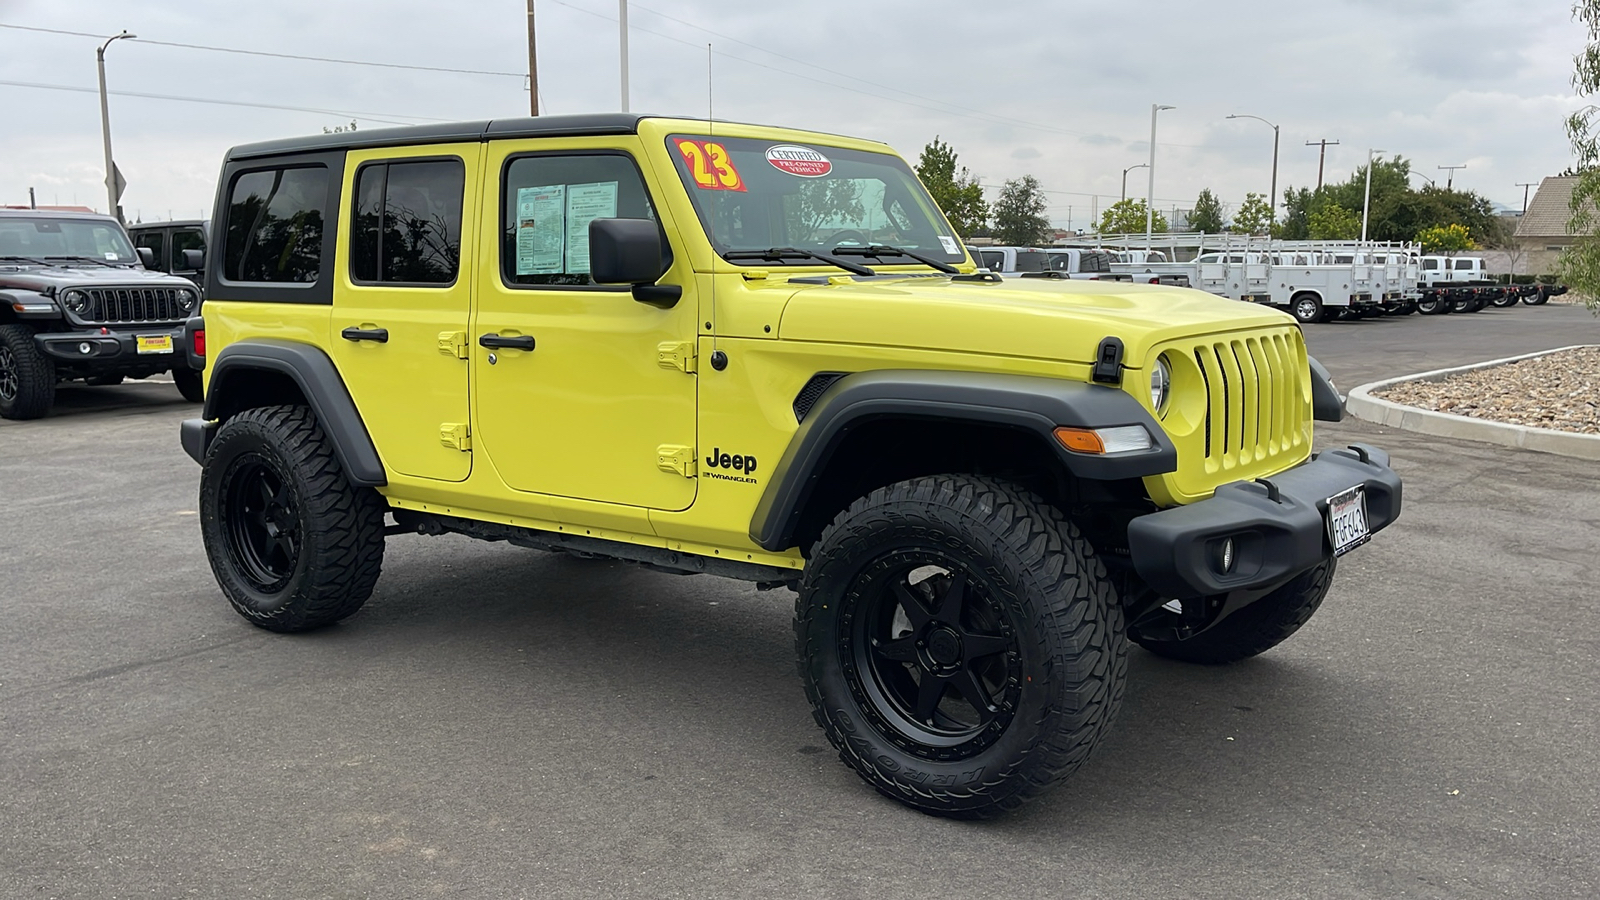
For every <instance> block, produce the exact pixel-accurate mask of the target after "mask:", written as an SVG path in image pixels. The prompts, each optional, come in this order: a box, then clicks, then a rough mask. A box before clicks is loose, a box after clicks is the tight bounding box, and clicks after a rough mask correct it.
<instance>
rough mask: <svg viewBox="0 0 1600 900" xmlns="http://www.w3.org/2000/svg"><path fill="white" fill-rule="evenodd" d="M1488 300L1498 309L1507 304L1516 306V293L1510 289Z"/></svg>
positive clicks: (1503, 307)
mask: <svg viewBox="0 0 1600 900" xmlns="http://www.w3.org/2000/svg"><path fill="white" fill-rule="evenodd" d="M1490 302H1491V303H1493V304H1494V305H1495V306H1496V307H1498V308H1499V309H1505V308H1506V307H1508V306H1516V305H1517V295H1516V294H1513V293H1511V292H1510V291H1507V292H1506V293H1504V294H1501V295H1500V296H1498V297H1496V298H1494V300H1492V301H1490Z"/></svg>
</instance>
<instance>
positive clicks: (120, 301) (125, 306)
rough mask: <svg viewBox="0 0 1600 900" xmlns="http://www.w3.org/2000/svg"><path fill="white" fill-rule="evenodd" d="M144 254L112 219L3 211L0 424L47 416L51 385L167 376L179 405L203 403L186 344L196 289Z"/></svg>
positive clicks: (0, 235) (0, 236) (0, 219)
mask: <svg viewBox="0 0 1600 900" xmlns="http://www.w3.org/2000/svg"><path fill="white" fill-rule="evenodd" d="M145 255H146V254H144V253H138V252H136V251H135V250H134V247H133V243H132V242H131V241H129V239H128V234H127V232H126V231H124V230H123V228H122V225H121V224H120V223H118V222H117V220H115V219H113V218H110V217H109V216H100V215H94V214H92V213H63V212H47V211H44V210H27V209H25V210H0V418H7V419H35V418H39V417H40V416H43V415H46V414H47V413H49V412H50V407H51V405H52V403H53V402H54V401H55V391H56V383H57V382H60V381H69V380H72V379H75V378H81V379H83V380H84V381H85V382H87V383H89V384H94V385H111V384H118V383H120V382H121V381H122V380H123V379H124V378H148V377H149V376H151V375H155V374H157V373H160V372H171V373H172V379H173V381H174V382H176V383H177V386H178V390H179V391H180V392H181V393H182V394H183V396H184V399H186V400H189V401H191V402H199V401H200V399H201V394H202V388H201V381H200V373H199V372H198V371H196V370H195V369H193V368H191V367H190V366H189V361H188V352H187V351H188V350H189V348H188V347H185V346H184V343H183V341H184V328H183V324H184V320H185V319H187V318H188V317H189V316H190V315H192V314H193V313H194V312H195V311H196V309H197V308H198V307H199V305H200V291H199V289H198V288H196V287H195V285H194V284H193V283H192V282H190V281H188V280H187V279H184V278H180V277H177V276H175V275H168V274H165V273H162V272H159V271H150V270H149V269H147V268H146V267H145V263H146V260H145V259H144V257H145ZM152 261H153V260H152Z"/></svg>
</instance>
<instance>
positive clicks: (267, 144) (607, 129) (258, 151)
mask: <svg viewBox="0 0 1600 900" xmlns="http://www.w3.org/2000/svg"><path fill="white" fill-rule="evenodd" d="M645 119H677V120H681V121H688V122H694V121H699V122H704V121H706V120H705V119H704V118H696V117H694V116H661V115H647V114H642V113H586V114H584V115H576V116H522V117H519V118H512V119H479V120H477V121H472V122H440V123H438V124H433V125H407V126H404V127H401V128H375V129H373V130H372V131H340V132H333V133H329V134H312V135H306V136H303V137H293V138H281V139H279V140H275V141H262V142H260V143H256V144H240V145H239V146H237V147H234V148H233V149H231V150H229V151H228V155H227V159H226V161H228V162H232V161H234V160H242V159H258V158H260V157H264V156H282V155H285V154H290V153H315V152H318V151H325V150H361V149H366V148H370V147H400V146H412V145H416V144H452V143H456V142H461V141H486V140H489V139H491V138H536V137H570V136H576V135H602V134H638V133H639V123H640V122H642V121H644V120H645ZM713 121H715V122H716V123H717V124H721V125H732V124H753V123H733V122H726V121H723V120H721V119H715V120H713Z"/></svg>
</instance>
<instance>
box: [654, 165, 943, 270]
mask: <svg viewBox="0 0 1600 900" xmlns="http://www.w3.org/2000/svg"><path fill="white" fill-rule="evenodd" d="M667 149H668V151H669V152H670V153H671V155H672V158H673V162H674V163H675V164H676V166H677V169H678V176H679V177H680V178H682V179H683V184H684V186H685V187H686V188H688V191H689V196H690V197H691V198H692V199H693V200H694V207H695V212H696V213H698V214H699V216H700V223H701V225H703V226H704V227H705V229H706V233H707V234H709V235H710V236H711V243H712V245H713V246H715V247H716V249H717V252H718V253H723V254H726V253H730V252H734V251H748V250H767V249H771V248H774V247H795V248H799V249H803V250H815V251H819V252H822V253H831V252H834V251H836V250H838V249H839V248H851V247H868V246H878V245H882V246H887V247H896V248H901V249H904V250H909V251H912V252H914V253H918V254H921V255H923V256H929V257H932V258H934V259H938V260H943V261H945V262H950V263H958V262H962V261H963V260H964V259H965V254H963V253H962V251H961V243H960V241H959V240H958V239H957V238H956V236H955V234H954V233H953V232H952V231H951V230H950V226H949V225H947V224H945V221H944V216H943V215H942V214H940V213H939V211H938V208H937V207H936V206H934V203H933V200H932V198H930V197H929V196H928V193H927V191H925V190H923V187H922V184H921V182H919V181H917V177H916V175H914V174H912V172H911V169H909V168H908V167H907V166H906V164H905V163H904V162H903V161H902V160H900V159H899V158H898V157H895V156H890V155H889V154H886V153H868V152H864V151H861V150H845V149H842V148H839V147H811V146H802V145H798V144H785V143H783V142H781V141H770V140H755V139H752V138H720V137H708V136H702V135H682V134H678V135H672V136H671V137H669V138H667ZM879 258H882V259H886V260H889V261H890V263H891V264H897V263H906V264H910V263H912V260H910V259H908V258H905V257H901V256H899V255H898V254H894V253H889V252H884V253H882V254H880V256H879ZM794 262H796V263H798V264H801V265H815V264H816V263H815V262H812V261H808V260H804V259H797V260H794ZM872 264H873V265H877V263H872Z"/></svg>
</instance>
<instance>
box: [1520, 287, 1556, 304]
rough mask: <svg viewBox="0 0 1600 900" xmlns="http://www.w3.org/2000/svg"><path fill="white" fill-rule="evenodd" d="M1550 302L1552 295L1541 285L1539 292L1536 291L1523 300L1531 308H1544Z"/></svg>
mask: <svg viewBox="0 0 1600 900" xmlns="http://www.w3.org/2000/svg"><path fill="white" fill-rule="evenodd" d="M1549 301H1550V294H1549V293H1547V292H1546V289H1545V287H1544V285H1540V286H1539V289H1538V290H1537V291H1534V292H1533V293H1531V294H1529V295H1527V296H1526V297H1523V298H1522V302H1523V303H1526V304H1528V305H1529V306H1543V305H1544V304H1546V303H1548V302H1549Z"/></svg>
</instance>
